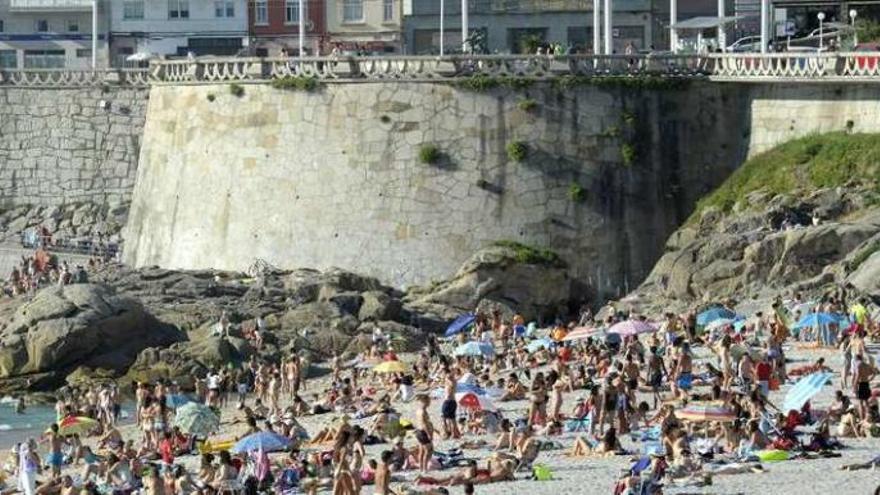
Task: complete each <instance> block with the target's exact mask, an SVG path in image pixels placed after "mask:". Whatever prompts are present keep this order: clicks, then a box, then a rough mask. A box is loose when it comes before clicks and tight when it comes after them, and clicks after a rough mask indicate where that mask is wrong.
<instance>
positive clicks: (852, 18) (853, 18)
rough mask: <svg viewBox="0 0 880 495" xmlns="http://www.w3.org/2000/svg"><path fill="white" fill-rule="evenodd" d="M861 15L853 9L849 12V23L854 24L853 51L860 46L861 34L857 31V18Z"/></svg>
mask: <svg viewBox="0 0 880 495" xmlns="http://www.w3.org/2000/svg"><path fill="white" fill-rule="evenodd" d="M858 14H859V13H858V12H856V9H852V10H850V11H849V21H850V23H852V30H853V49H855V47H856V46H858V44H859V32H858V31H857V30H856V16H857V15H858Z"/></svg>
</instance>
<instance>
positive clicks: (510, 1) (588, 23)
mask: <svg viewBox="0 0 880 495" xmlns="http://www.w3.org/2000/svg"><path fill="white" fill-rule="evenodd" d="M368 1H369V0H368ZM407 2H408V4H407V6H406V9H405V13H406V15H405V18H404V26H405V33H406V50H407V52H408V53H413V54H432V53H438V52H439V49H440V1H439V0H407ZM444 10H445V15H444V28H443V32H444V36H443V45H444V51H445V52H446V53H455V52H460V51H461V46H462V39H461V1H459V0H445V4H444ZM477 30H482V31H483V34H484V35H485V40H486V47H487V48H488V51H489V52H490V53H523V52H524V51H525V47H526V46H527V45H531V44H533V43H534V42H535V41H540V42H548V43H560V44H562V45H563V46H565V47H569V46H570V47H572V48H575V49H588V48H590V47H591V46H592V37H593V2H592V0H468V32H469V35H473V33H474V32H475V31H477ZM653 36H654V33H653V25H652V17H651V1H650V0H614V16H613V31H612V39H613V43H614V50H615V51H616V52H620V53H622V52H623V51H624V50H625V48H626V47H627V46H628V45H632V46H633V47H634V48H635V49H637V50H642V49H646V48H647V47H649V46H650V45H651V44H652V40H653Z"/></svg>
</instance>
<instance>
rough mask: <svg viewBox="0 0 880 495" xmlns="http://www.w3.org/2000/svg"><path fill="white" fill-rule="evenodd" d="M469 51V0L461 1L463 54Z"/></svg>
mask: <svg viewBox="0 0 880 495" xmlns="http://www.w3.org/2000/svg"><path fill="white" fill-rule="evenodd" d="M467 51H468V0H461V53H467Z"/></svg>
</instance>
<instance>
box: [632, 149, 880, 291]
mask: <svg viewBox="0 0 880 495" xmlns="http://www.w3.org/2000/svg"><path fill="white" fill-rule="evenodd" d="M878 181H880V135H877V134H855V135H852V134H844V133H835V134H826V135H818V136H811V137H808V138H805V139H801V140H797V141H792V142H789V143H787V144H784V145H782V146H780V147H777V148H775V149H773V150H771V151H769V152H768V153H765V154H761V155H758V156H756V157H755V158H753V159H751V160H749V161H748V162H746V163H745V164H744V165H743V166H742V167H741V168H740V169H738V170H737V171H736V172H734V174H733V175H732V176H731V177H730V178H729V179H728V180H727V181H725V182H724V184H723V185H722V186H721V187H720V188H718V190H716V191H714V192H713V193H712V194H711V195H708V196H707V197H706V198H704V199H703V200H701V201H700V204H699V210H698V211H697V212H696V213H695V215H694V217H693V218H692V219H691V221H690V222H688V223H687V224H686V225H684V226H683V227H682V228H680V229H678V230H677V231H676V232H675V233H674V234H673V235H672V236H671V237H670V239H669V241H668V243H667V245H666V247H665V253H664V254H663V256H662V257H661V258H660V260H659V261H658V262H657V265H656V266H655V267H654V270H653V271H652V272H651V274H650V275H649V276H648V278H647V280H646V281H645V282H644V284H642V285H641V286H640V287H639V288H638V289H637V290H636V291H635V292H634V293H633V294H631V295H630V296H628V297H627V298H625V301H627V302H629V303H632V304H634V305H636V306H647V307H649V308H650V307H655V308H661V307H682V308H683V307H687V306H690V305H693V304H695V303H707V302H714V301H719V300H728V299H730V300H734V301H738V302H743V301H747V300H755V301H761V300H766V299H769V298H772V297H775V296H777V295H778V294H779V293H780V292H790V293H794V292H802V293H804V294H805V295H807V296H808V297H812V298H818V297H820V296H821V295H822V294H824V293H826V292H828V291H832V290H837V289H839V288H841V287H843V288H845V289H847V290H848V291H850V292H856V293H861V294H863V295H867V296H871V297H877V298H878V299H877V301H878V302H880V286H878V284H877V282H876V281H877V280H878V275H880V254H877V253H878V251H880V193H878V183H880V182H878ZM749 304H751V303H746V306H749ZM752 305H754V304H752Z"/></svg>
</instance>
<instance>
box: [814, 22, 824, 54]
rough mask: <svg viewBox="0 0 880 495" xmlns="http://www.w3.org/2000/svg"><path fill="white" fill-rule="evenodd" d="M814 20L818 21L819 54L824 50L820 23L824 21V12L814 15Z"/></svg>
mask: <svg viewBox="0 0 880 495" xmlns="http://www.w3.org/2000/svg"><path fill="white" fill-rule="evenodd" d="M816 18H817V19H819V51H820V52H821V51H822V49H823V48H824V44H823V41H824V40H823V39H822V22H823V21H825V12H819V13H818V14H816Z"/></svg>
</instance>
